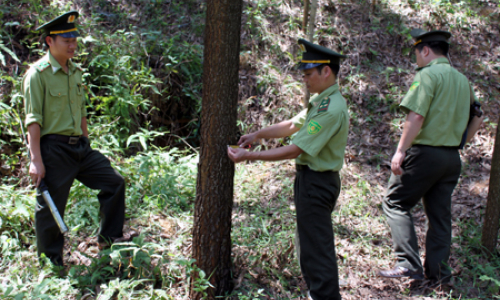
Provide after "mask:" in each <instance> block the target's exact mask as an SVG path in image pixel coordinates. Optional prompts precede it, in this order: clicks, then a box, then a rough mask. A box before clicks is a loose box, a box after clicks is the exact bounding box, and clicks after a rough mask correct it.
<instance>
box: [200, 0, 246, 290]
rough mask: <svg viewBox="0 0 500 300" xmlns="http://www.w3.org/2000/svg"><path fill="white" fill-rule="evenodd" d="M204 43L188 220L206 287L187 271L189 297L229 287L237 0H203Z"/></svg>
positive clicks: (239, 1)
mask: <svg viewBox="0 0 500 300" xmlns="http://www.w3.org/2000/svg"><path fill="white" fill-rule="evenodd" d="M206 3H207V12H206V13H207V16H206V25H205V26H206V27H205V43H204V47H205V49H204V66H203V99H202V111H201V152H200V162H199V164H198V179H197V184H196V203H195V212H194V224H193V244H192V251H193V258H194V259H195V260H196V262H195V265H196V266H198V268H199V269H200V270H202V271H203V272H205V274H206V277H209V278H210V283H211V284H212V286H213V287H212V288H208V289H207V290H205V291H204V292H206V293H207V295H206V296H204V295H203V292H200V291H196V290H195V289H196V288H197V287H199V285H197V281H198V282H199V278H200V277H199V274H198V273H196V272H193V274H192V280H191V292H190V299H202V298H203V299H214V297H215V296H219V295H224V293H225V292H226V291H230V290H231V288H232V278H231V211H232V207H233V177H234V164H233V162H231V160H230V159H229V157H228V156H227V145H229V144H234V143H236V132H237V128H236V116H237V102H238V81H239V76H238V69H239V52H240V26H241V14H242V0H207V2H206Z"/></svg>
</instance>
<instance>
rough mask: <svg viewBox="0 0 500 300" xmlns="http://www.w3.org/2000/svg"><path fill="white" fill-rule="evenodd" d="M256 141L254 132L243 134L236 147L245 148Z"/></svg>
mask: <svg viewBox="0 0 500 300" xmlns="http://www.w3.org/2000/svg"><path fill="white" fill-rule="evenodd" d="M256 139H257V135H256V134H255V132H254V133H249V134H245V135H243V136H242V137H240V140H239V141H238V145H239V146H240V147H241V148H245V147H246V146H248V145H251V144H253V142H255V140H256Z"/></svg>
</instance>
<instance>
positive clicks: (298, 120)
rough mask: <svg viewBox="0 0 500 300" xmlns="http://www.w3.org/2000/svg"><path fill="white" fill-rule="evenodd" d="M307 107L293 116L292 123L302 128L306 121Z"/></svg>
mask: <svg viewBox="0 0 500 300" xmlns="http://www.w3.org/2000/svg"><path fill="white" fill-rule="evenodd" d="M306 116H307V109H303V110H302V111H301V112H300V113H299V114H298V115H296V116H295V117H293V118H292V120H291V121H292V123H293V125H294V126H295V127H297V128H302V126H304V122H305V121H306Z"/></svg>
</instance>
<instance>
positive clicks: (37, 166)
mask: <svg viewBox="0 0 500 300" xmlns="http://www.w3.org/2000/svg"><path fill="white" fill-rule="evenodd" d="M30 177H31V182H32V183H33V184H35V187H38V186H40V182H41V181H42V179H43V178H44V177H45V166H44V164H43V162H42V161H31V163H30Z"/></svg>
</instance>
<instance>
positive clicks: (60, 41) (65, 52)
mask: <svg viewBox="0 0 500 300" xmlns="http://www.w3.org/2000/svg"><path fill="white" fill-rule="evenodd" d="M47 44H49V48H50V53H51V54H52V56H54V57H55V58H56V59H65V60H66V59H70V58H73V57H74V56H75V52H76V48H77V41H76V38H64V37H62V36H54V37H50V36H49V37H47Z"/></svg>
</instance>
